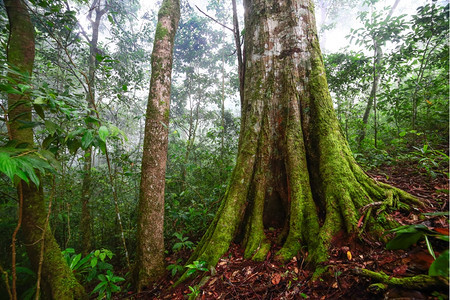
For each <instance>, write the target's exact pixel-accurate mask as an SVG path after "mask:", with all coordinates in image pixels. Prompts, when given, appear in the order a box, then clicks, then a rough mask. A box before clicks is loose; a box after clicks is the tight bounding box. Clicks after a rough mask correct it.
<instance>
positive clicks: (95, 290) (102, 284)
mask: <svg viewBox="0 0 450 300" xmlns="http://www.w3.org/2000/svg"><path fill="white" fill-rule="evenodd" d="M106 284H108V281H102V282H100V283H99V284H97V286H96V287H95V288H94V289H93V290H92V293H91V294H94V293H97V292H98V291H100V290H101V289H102V288H103V287H104V286H105V285H106Z"/></svg>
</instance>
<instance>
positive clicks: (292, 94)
mask: <svg viewBox="0 0 450 300" xmlns="http://www.w3.org/2000/svg"><path fill="white" fill-rule="evenodd" d="M244 6H245V9H246V19H245V28H246V33H245V51H244V52H245V62H244V64H245V74H244V78H245V82H244V93H243V95H244V98H243V99H242V108H241V110H242V113H241V132H240V140H239V150H238V157H237V160H236V166H235V169H234V171H233V174H232V177H231V181H230V184H229V186H228V189H227V191H226V194H225V197H224V199H223V201H222V204H221V206H220V208H219V210H218V212H217V215H216V217H215V219H214V220H213V222H212V224H211V225H210V227H209V228H208V230H207V232H206V234H205V235H204V236H203V238H202V240H201V241H200V243H199V245H198V246H197V248H196V250H195V251H194V253H193V255H192V256H191V258H190V259H189V262H188V263H190V262H192V261H195V260H198V261H205V262H207V263H208V265H210V266H215V265H216V263H217V262H218V260H219V259H220V257H221V256H222V255H223V254H224V253H225V252H226V251H227V250H228V247H229V245H230V243H231V242H232V241H233V240H237V241H240V242H241V243H242V245H243V247H245V257H246V258H252V259H255V260H263V259H265V257H266V255H267V252H268V251H269V250H270V248H271V245H270V243H269V242H268V239H267V238H266V236H265V233H264V229H265V228H268V227H278V228H281V229H282V230H281V232H282V234H281V235H282V236H280V237H279V240H280V241H282V248H281V250H279V251H278V253H277V257H278V258H279V259H280V260H283V261H286V260H289V259H291V258H292V257H293V256H295V255H297V254H298V253H299V251H300V250H301V249H302V248H303V249H305V250H306V251H307V252H308V257H307V260H308V261H310V262H312V263H316V264H317V263H321V262H324V261H326V260H327V258H328V248H329V246H330V243H331V240H332V238H333V237H334V236H335V235H336V234H337V233H338V232H340V231H344V232H347V233H348V234H349V235H357V234H359V233H360V228H358V220H360V219H361V216H362V213H361V212H360V209H361V208H363V207H365V206H367V205H369V204H371V203H373V202H383V203H384V209H388V207H393V208H397V207H398V206H399V205H400V204H401V203H402V204H404V207H408V205H407V204H416V205H420V202H419V201H418V200H417V199H415V198H414V197H412V196H411V195H409V194H407V193H405V192H403V191H401V190H399V189H396V188H394V187H391V186H388V185H385V184H380V183H377V182H375V181H374V180H372V179H371V178H369V177H368V176H367V175H366V174H365V173H364V172H363V171H362V170H361V169H360V167H359V166H358V165H357V164H356V162H355V160H354V158H353V156H352V153H351V151H350V149H349V146H348V144H347V141H346V140H345V138H344V136H343V135H342V133H341V130H340V126H339V122H338V120H337V117H336V114H335V112H334V109H333V104H332V101H331V97H330V94H329V91H328V86H327V82H326V75H325V69H324V66H323V61H322V55H321V52H320V49H319V43H318V39H317V34H316V28H315V20H314V9H313V4H312V1H310V0H295V1H287V2H285V1H275V0H273V1H267V0H264V1H263V0H257V1H254V0H253V1H249V0H246V1H244ZM380 213H384V212H381V211H380ZM376 217H377V216H376V214H375V213H372V214H367V215H366V218H365V219H364V228H365V230H366V231H368V232H370V233H373V235H375V236H380V235H381V233H382V232H383V231H384V230H385V229H386V228H389V227H390V226H392V224H389V223H388V224H381V223H380V222H378V221H377V219H376ZM184 279H185V276H184V277H182V278H181V280H184Z"/></svg>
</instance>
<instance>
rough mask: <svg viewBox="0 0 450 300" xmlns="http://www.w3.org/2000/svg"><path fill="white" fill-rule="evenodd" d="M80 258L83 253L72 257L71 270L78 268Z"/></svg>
mask: <svg viewBox="0 0 450 300" xmlns="http://www.w3.org/2000/svg"><path fill="white" fill-rule="evenodd" d="M80 259H81V253H80V254H78V255H77V256H75V257H74V258H73V259H72V262H71V263H70V266H69V267H70V269H71V270H76V268H75V267H76V266H77V263H78V262H79V261H80Z"/></svg>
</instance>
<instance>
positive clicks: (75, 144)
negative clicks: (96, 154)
mask: <svg viewBox="0 0 450 300" xmlns="http://www.w3.org/2000/svg"><path fill="white" fill-rule="evenodd" d="M80 147H81V142H80V140H79V139H77V138H74V139H69V140H68V141H67V148H69V151H70V153H71V154H75V153H76V152H77V150H78V148H80Z"/></svg>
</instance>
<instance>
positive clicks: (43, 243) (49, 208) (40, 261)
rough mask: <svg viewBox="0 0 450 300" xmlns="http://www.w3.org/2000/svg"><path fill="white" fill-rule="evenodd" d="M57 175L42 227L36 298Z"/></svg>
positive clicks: (39, 285) (37, 297) (39, 284)
mask: <svg viewBox="0 0 450 300" xmlns="http://www.w3.org/2000/svg"><path fill="white" fill-rule="evenodd" d="M55 186H56V183H55V176H53V184H52V193H51V194H50V197H49V199H48V210H47V218H46V219H45V224H44V228H43V229H42V238H41V241H42V244H41V253H40V255H39V267H38V273H37V283H36V300H39V291H40V288H41V274H42V265H43V263H44V248H45V233H46V232H47V227H48V221H49V219H50V213H51V211H52V200H53V196H54V194H55Z"/></svg>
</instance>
